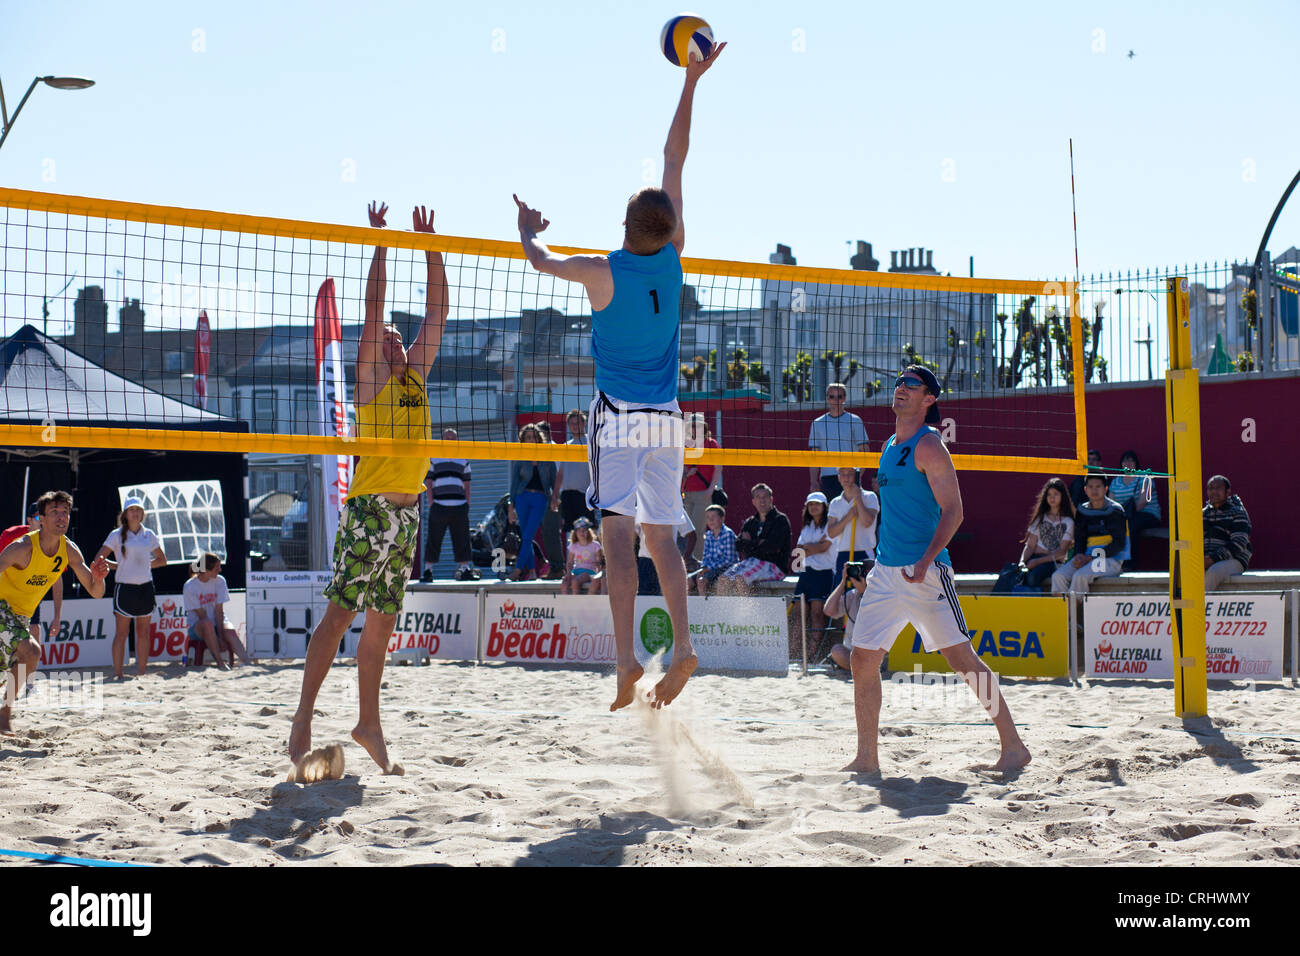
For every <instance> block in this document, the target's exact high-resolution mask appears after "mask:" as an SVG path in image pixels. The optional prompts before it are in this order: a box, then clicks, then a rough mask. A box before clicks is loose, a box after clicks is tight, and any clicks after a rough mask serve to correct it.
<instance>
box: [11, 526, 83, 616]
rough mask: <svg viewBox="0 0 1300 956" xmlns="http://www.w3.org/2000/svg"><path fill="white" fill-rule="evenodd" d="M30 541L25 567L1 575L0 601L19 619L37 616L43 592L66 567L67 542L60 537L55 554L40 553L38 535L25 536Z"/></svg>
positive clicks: (47, 589)
mask: <svg viewBox="0 0 1300 956" xmlns="http://www.w3.org/2000/svg"><path fill="white" fill-rule="evenodd" d="M28 537H29V538H30V539H31V542H32V559H31V560H30V561H28V562H27V567H25V568H14V567H9V568H5V569H4V571H3V572H0V601H4V602H5V603H6V604H8V605H9V607H10V609H11V610H13V612H14V613H15V614H17V615H19V616H21V617H31V616H32V615H33V614H35V613H36V608H37V607H39V606H40V603H41V601H42V599H44V597H45V595H46V593H47V592H48V591H49V590H50V588H51V587H53V586H54V582H55V581H56V580H57V579H58V577H59V575H60V574H62V573H63V571H64V570H65V569H66V568H67V566H68V541H67V538H65V537H63V536H62V535H60V536H59V547H58V550H57V551H55V552H54V554H52V555H51V554H46V553H45V552H44V551H42V550H41V541H40V538H41V533H40V532H39V531H33V532H31V534H29V535H28Z"/></svg>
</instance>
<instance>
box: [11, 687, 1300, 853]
mask: <svg viewBox="0 0 1300 956" xmlns="http://www.w3.org/2000/svg"><path fill="white" fill-rule="evenodd" d="M647 670H648V672H647V675H646V678H644V679H643V681H642V688H643V689H645V688H649V687H652V686H653V681H652V680H651V678H652V677H654V675H653V674H652V673H650V671H651V670H652V668H648V669H647ZM355 674H356V671H355V668H354V667H353V666H351V665H350V664H344V665H340V666H336V668H335V670H334V671H333V672H332V673H331V675H330V677H329V679H327V681H326V683H325V686H324V688H323V690H322V693H321V697H320V700H319V702H318V706H317V716H316V718H315V723H314V726H313V731H314V741H315V746H316V747H319V748H325V747H327V746H328V745H330V744H333V743H340V744H342V748H343V754H344V755H345V757H346V767H345V769H344V772H343V776H342V779H337V780H329V779H326V780H322V781H320V782H318V783H313V784H311V785H302V784H297V783H286V782H284V781H285V777H286V774H287V771H288V769H289V767H288V763H287V761H286V759H285V757H284V743H285V740H286V738H287V735H288V730H289V721H290V718H291V716H292V713H293V709H294V706H295V704H296V701H297V693H298V688H299V685H300V682H301V665H300V664H272V665H257V666H254V667H246V668H240V669H237V670H235V671H234V672H231V673H228V674H223V673H219V672H217V671H216V670H215V669H211V668H209V669H204V670H203V671H201V672H195V671H190V672H189V673H186V672H183V671H181V670H180V669H179V668H156V669H154V670H151V671H150V672H149V673H148V674H147V675H146V676H145V677H144V678H141V679H137V680H130V681H127V682H124V683H121V684H109V685H105V687H104V688H103V694H102V709H100V710H97V709H95V708H93V707H90V708H80V709H78V708H68V707H64V708H62V709H53V708H50V709H42V708H35V707H33V708H28V707H23V706H22V705H20V706H19V708H18V709H17V710H16V713H15V723H16V729H17V731H18V733H17V736H15V737H10V738H4V739H3V740H0V775H2V776H4V777H6V778H7V780H6V785H5V786H4V787H2V788H0V849H5V850H15V851H27V852H37V853H52V854H63V855H68V856H78V857H89V858H100V859H112V860H119V861H129V862H135V863H149V864H160V865H222V864H238V865H251V866H260V865H270V864H272V863H275V864H280V865H283V864H284V863H285V862H288V861H292V862H296V863H303V864H314V865H333V864H375V863H397V864H424V863H452V864H459V865H475V864H482V865H530V864H591V865H641V864H648V865H657V864H665V863H670V864H671V863H688V864H698V865H707V864H737V863H741V864H754V865H764V864H788V865H827V864H851V865H861V864H873V863H884V864H895V865H898V864H908V865H912V864H920V865H924V864H972V863H991V864H1037V863H1044V862H1048V863H1066V864H1086V865H1095V864H1101V863H1111V862H1115V863H1129V864H1139V865H1146V864H1152V865H1163V864H1179V865H1186V864H1214V863H1220V864H1233V863H1248V862H1265V863H1271V862H1278V863H1290V862H1294V861H1296V860H1300V834H1298V833H1297V830H1296V828H1295V825H1294V822H1295V819H1296V818H1297V814H1298V813H1300V762H1297V757H1300V720H1298V719H1297V718H1296V700H1297V698H1296V695H1295V691H1294V690H1293V689H1292V688H1290V687H1289V686H1287V685H1283V684H1278V685H1268V686H1260V687H1259V688H1258V689H1255V690H1251V689H1249V687H1248V686H1247V685H1244V684H1236V685H1229V686H1227V688H1226V689H1215V687H1214V686H1212V689H1211V691H1210V711H1211V714H1212V717H1211V718H1209V719H1208V720H1203V721H1197V722H1190V723H1189V724H1188V725H1187V726H1186V727H1185V726H1184V723H1183V722H1182V721H1180V720H1178V719H1177V718H1175V717H1174V716H1173V715H1172V713H1171V710H1172V692H1171V690H1170V689H1169V687H1168V685H1167V684H1159V683H1157V684H1144V683H1137V682H1125V681H1117V682H1110V683H1106V682H1093V683H1092V684H1091V686H1087V687H1083V686H1073V685H1070V684H1067V683H1065V682H1063V681H1057V682H1048V681H1034V680H1029V679H1004V680H1003V681H1002V688H1003V692H1004V693H1005V695H1006V697H1007V701H1008V704H1009V706H1010V707H1011V709H1012V713H1013V714H1014V715H1015V717H1016V720H1017V725H1018V727H1019V728H1020V732H1021V734H1022V736H1023V737H1024V738H1025V741H1026V743H1027V744H1028V746H1029V747H1030V748H1031V750H1032V751H1033V754H1034V761H1033V763H1032V764H1031V765H1030V766H1029V767H1028V768H1026V769H1025V770H1024V771H1022V772H1019V773H1014V774H1001V773H997V772H994V771H992V770H991V769H989V768H990V767H991V765H992V763H993V762H994V761H995V760H996V759H997V754H998V749H997V740H996V735H995V734H994V732H993V728H992V725H991V724H989V723H988V722H987V720H986V719H985V718H984V716H983V713H982V711H981V710H980V709H979V704H978V702H977V701H976V700H975V699H974V697H973V696H972V695H971V694H970V692H969V690H967V689H966V688H965V687H964V686H947V687H945V686H944V685H929V686H927V687H922V688H916V687H913V686H910V685H903V684H897V683H893V682H890V681H888V680H886V682H885V684H884V695H885V696H884V708H883V712H882V736H881V763H882V774H881V776H880V777H879V778H867V777H855V776H854V775H851V774H847V773H841V772H838V769H837V768H839V767H841V766H843V765H844V763H845V762H846V761H847V760H848V759H849V758H850V757H851V756H852V752H853V744H854V738H853V719H852V685H851V684H850V683H848V682H847V681H845V680H840V679H836V678H833V677H829V676H826V675H821V674H813V675H810V676H809V677H806V678H801V677H799V676H797V675H791V676H789V677H732V676H720V675H716V674H709V673H697V674H696V675H695V677H694V678H692V680H691V682H690V684H689V685H688V687H687V690H686V691H685V692H684V693H683V695H682V696H681V697H680V698H679V699H678V700H677V701H675V702H674V703H673V704H672V705H671V706H670V707H668V708H665V709H664V710H661V711H657V712H656V711H653V710H651V709H650V708H649V707H648V706H646V705H644V704H642V703H637V704H635V705H633V706H632V707H629V708H627V709H626V710H625V711H620V712H618V713H615V714H611V713H609V712H608V710H607V707H608V698H609V695H610V693H611V691H612V688H613V678H612V676H610V675H609V674H606V673H605V672H604V671H602V670H597V669H559V668H541V667H531V666H521V665H482V666H477V667H476V666H474V665H471V664H459V663H449V662H435V663H433V664H431V665H429V666H425V667H419V666H413V667H390V668H388V669H387V670H386V671H385V675H384V681H385V688H384V692H383V698H382V701H383V719H384V725H385V729H386V731H387V734H388V741H389V748H390V751H391V753H392V754H393V758H394V759H395V760H398V761H400V762H402V763H403V764H404V765H405V767H406V771H407V775H406V776H404V777H394V776H384V775H381V774H380V773H379V772H378V768H377V767H375V766H374V764H373V762H372V761H370V759H369V758H368V757H367V756H366V754H365V752H364V751H363V750H362V749H361V748H360V747H359V746H357V745H356V744H355V743H353V742H352V741H351V739H350V737H349V733H350V731H351V728H352V726H353V723H354V722H355V717H356V699H355ZM656 679H657V678H656ZM0 861H4V862H10V863H12V862H17V861H16V860H15V859H14V858H12V857H0Z"/></svg>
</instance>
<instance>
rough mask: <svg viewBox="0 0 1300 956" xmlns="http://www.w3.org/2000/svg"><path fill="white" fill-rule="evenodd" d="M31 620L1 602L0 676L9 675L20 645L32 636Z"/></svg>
mask: <svg viewBox="0 0 1300 956" xmlns="http://www.w3.org/2000/svg"><path fill="white" fill-rule="evenodd" d="M30 626H31V620H30V618H25V617H23V616H22V615H21V614H19V613H18V612H17V611H15V610H14V609H13V608H11V607H10V606H9V605H8V603H6V602H5V601H0V674H4V673H7V672H8V671H9V667H10V665H11V664H12V662H13V659H14V654H16V653H18V645H19V644H21V643H22V642H23V641H25V640H27V639H28V638H30V637H31V636H32V632H31V631H29V630H28V628H29V627H30Z"/></svg>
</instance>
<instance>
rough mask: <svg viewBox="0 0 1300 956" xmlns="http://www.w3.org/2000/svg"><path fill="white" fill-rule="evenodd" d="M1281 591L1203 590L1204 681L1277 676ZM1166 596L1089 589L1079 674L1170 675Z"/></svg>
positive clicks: (1279, 669)
mask: <svg viewBox="0 0 1300 956" xmlns="http://www.w3.org/2000/svg"><path fill="white" fill-rule="evenodd" d="M1285 599H1286V594H1285V593H1283V592H1273V593H1266V594H1246V593H1243V592H1240V591H1228V592H1224V593H1222V594H1207V595H1206V597H1205V670H1206V676H1207V678H1208V679H1209V680H1281V679H1282V649H1283V645H1284V643H1285V637H1286V635H1285V633H1284V628H1283V625H1284V622H1285V618H1286V613H1285V607H1286V605H1285ZM1172 642H1173V631H1172V630H1171V629H1170V624H1169V598H1168V597H1167V596H1165V595H1156V594H1124V595H1115V596H1110V595H1105V596H1102V595H1094V594H1089V595H1086V596H1085V597H1084V599H1083V654H1084V657H1085V659H1086V663H1085V670H1084V673H1085V674H1086V675H1087V676H1088V677H1123V678H1148V679H1153V680H1171V679H1173V676H1174V664H1173V653H1174V652H1173V643H1172Z"/></svg>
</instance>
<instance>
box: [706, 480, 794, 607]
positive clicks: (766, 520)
mask: <svg viewBox="0 0 1300 956" xmlns="http://www.w3.org/2000/svg"><path fill="white" fill-rule="evenodd" d="M750 495H751V500H752V501H753V503H754V514H753V515H751V516H750V518H749V520H748V521H746V522H745V523H744V525H742V526H741V529H740V534H739V535H738V536H737V537H736V552H737V553H738V554H739V555H740V560H739V561H738V562H737V563H736V564H733V565H732V566H731V567H730V568H728V569H727V570H726V571H725V572H724V573H723V575H722V577H720V578H719V579H718V593H719V594H748V593H752V591H753V587H754V585H756V584H761V583H762V582H764V581H780V580H781V579H782V578H784V577H785V576H786V574H787V573H788V572H789V570H790V563H789V562H790V519H789V518H787V517H786V516H785V515H783V514H782V513H781V512H780V511H778V510H777V507H776V505H775V504H774V503H773V501H772V489H771V488H769V487H768V486H767V485H764V484H757V485H755V486H754V487H753V488H752V489H751V490H750Z"/></svg>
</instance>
